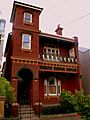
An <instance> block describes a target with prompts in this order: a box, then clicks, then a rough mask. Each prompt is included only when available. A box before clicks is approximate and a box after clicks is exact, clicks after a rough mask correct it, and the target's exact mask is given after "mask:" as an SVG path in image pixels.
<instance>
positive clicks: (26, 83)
mask: <svg viewBox="0 0 90 120" xmlns="http://www.w3.org/2000/svg"><path fill="white" fill-rule="evenodd" d="M18 76H19V80H18V94H17V95H18V96H17V98H18V102H19V103H20V104H28V103H29V102H30V99H29V98H30V87H31V82H32V72H31V71H30V70H29V69H26V68H23V69H21V70H20V71H19V73H18Z"/></svg>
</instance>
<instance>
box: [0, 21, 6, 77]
mask: <svg viewBox="0 0 90 120" xmlns="http://www.w3.org/2000/svg"><path fill="white" fill-rule="evenodd" d="M5 23H6V21H5V20H4V19H0V76H1V74H2V58H3V44H4V34H5Z"/></svg>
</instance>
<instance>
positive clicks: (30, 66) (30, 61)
mask: <svg viewBox="0 0 90 120" xmlns="http://www.w3.org/2000/svg"><path fill="white" fill-rule="evenodd" d="M42 10H43V9H42V8H40V7H36V6H32V5H29V4H25V3H21V2H16V1H15V2H14V4H13V9H12V14H11V20H10V21H11V22H12V24H13V27H12V33H9V35H8V39H7V44H6V49H5V56H6V63H5V66H4V67H5V68H4V76H5V77H6V78H7V79H8V80H9V81H11V83H12V86H13V87H14V88H15V89H14V90H15V93H16V98H17V102H18V103H20V102H21V103H22V100H29V101H30V102H31V104H32V105H33V107H34V109H36V108H38V107H39V105H45V104H49V105H53V104H58V103H59V102H60V101H59V98H60V93H61V91H62V89H65V90H70V91H72V92H74V91H75V89H77V90H80V89H81V88H82V84H81V80H80V71H79V56H78V38H77V37H73V38H68V37H63V36H62V28H61V27H60V25H58V28H57V29H56V33H57V35H53V34H49V33H43V32H41V31H40V30H39V15H40V13H41V12H42ZM46 24H47V23H46Z"/></svg>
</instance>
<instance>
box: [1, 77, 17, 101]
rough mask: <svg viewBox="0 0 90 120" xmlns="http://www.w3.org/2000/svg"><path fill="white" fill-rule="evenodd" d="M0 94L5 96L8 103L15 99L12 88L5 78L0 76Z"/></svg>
mask: <svg viewBox="0 0 90 120" xmlns="http://www.w3.org/2000/svg"><path fill="white" fill-rule="evenodd" d="M0 96H5V97H6V100H7V101H8V102H9V103H12V102H14V101H15V95H14V90H13V88H12V86H11V84H10V82H9V81H7V79H5V78H4V77H0Z"/></svg>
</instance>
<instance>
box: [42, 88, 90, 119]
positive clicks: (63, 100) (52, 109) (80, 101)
mask: <svg viewBox="0 0 90 120" xmlns="http://www.w3.org/2000/svg"><path fill="white" fill-rule="evenodd" d="M69 113H78V114H80V115H81V117H82V118H83V119H85V120H90V95H85V94H84V91H83V90H82V91H77V90H76V91H75V94H73V93H72V92H71V91H64V90H63V91H62V93H61V95H60V104H59V105H58V106H46V107H45V106H44V107H43V108H42V114H43V115H51V114H69Z"/></svg>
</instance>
